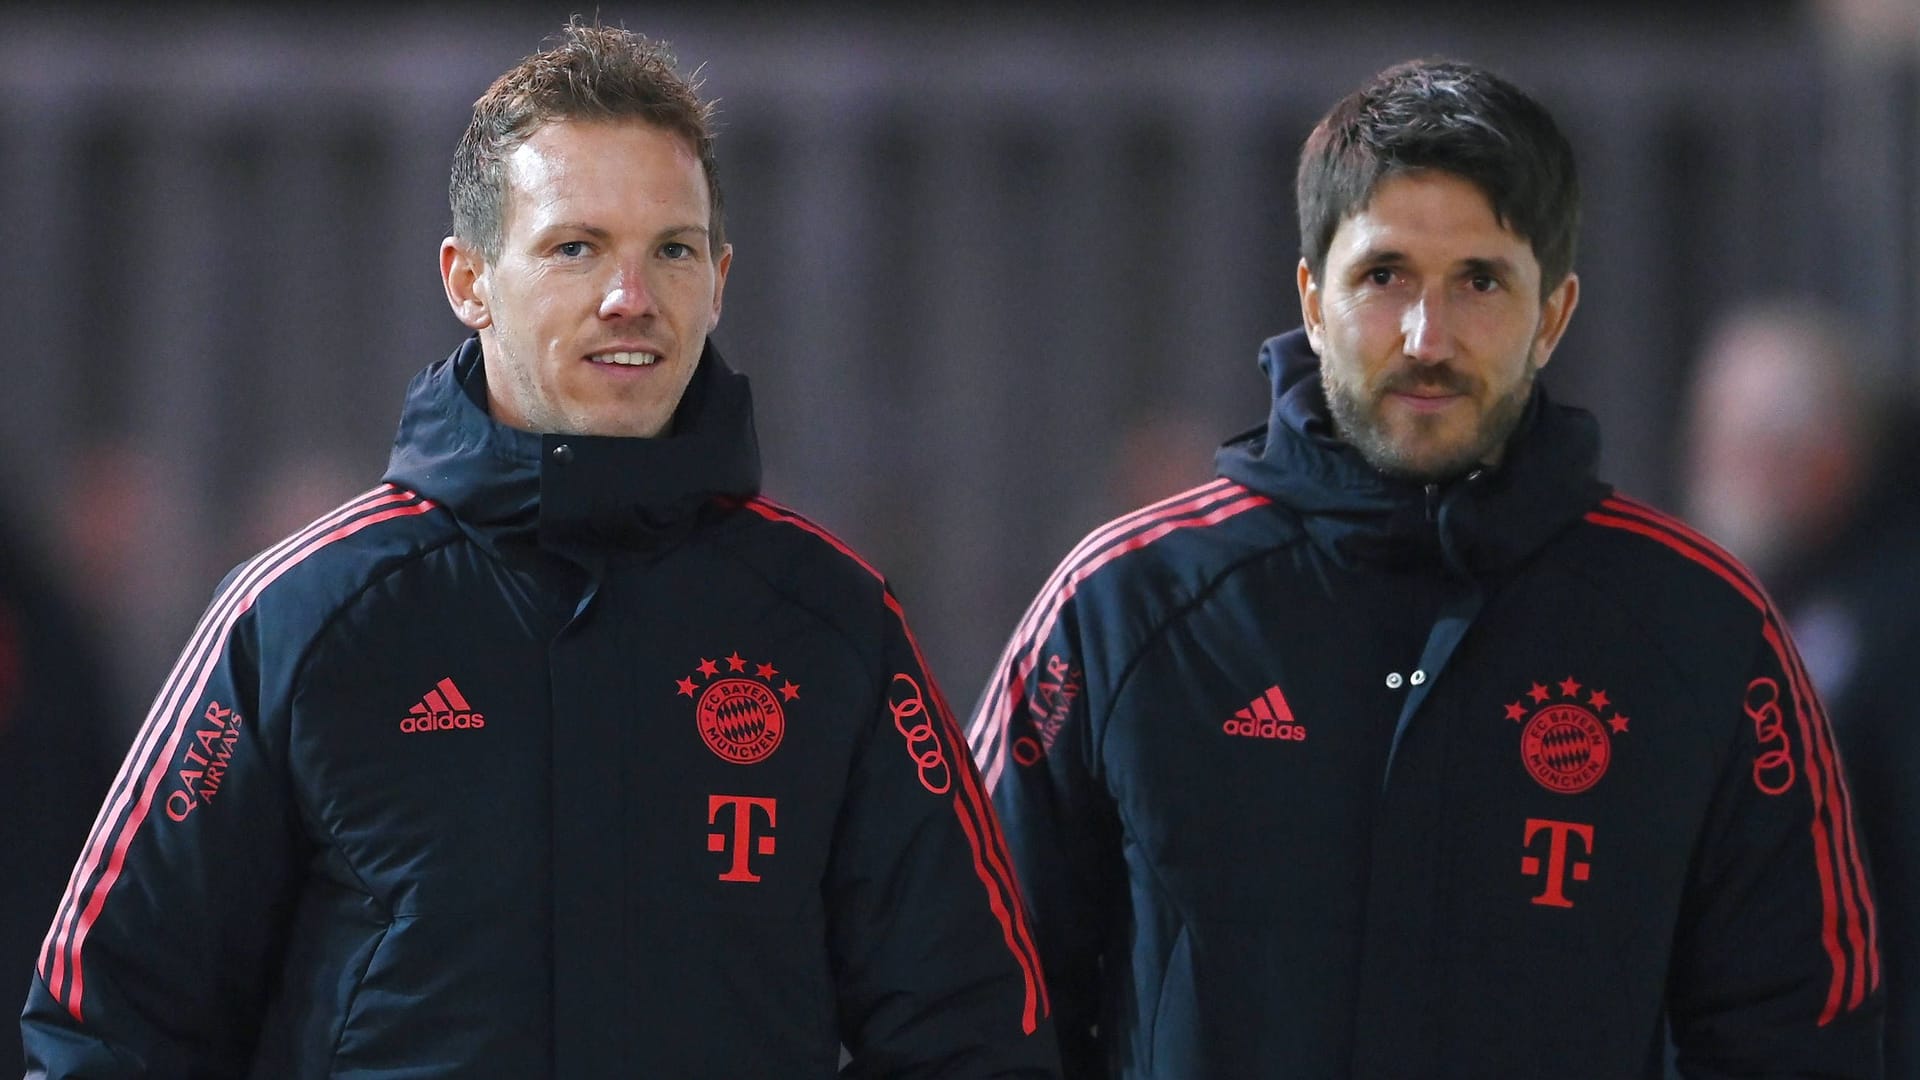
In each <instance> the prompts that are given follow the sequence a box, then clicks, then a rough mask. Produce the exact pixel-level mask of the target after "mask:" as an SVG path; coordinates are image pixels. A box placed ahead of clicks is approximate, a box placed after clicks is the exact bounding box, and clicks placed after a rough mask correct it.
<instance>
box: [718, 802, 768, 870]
mask: <svg viewBox="0 0 1920 1080" xmlns="http://www.w3.org/2000/svg"><path fill="white" fill-rule="evenodd" d="M729 806H731V807H733V825H732V832H731V834H729V832H728V830H727V827H726V826H724V825H723V826H721V829H720V831H719V832H712V833H708V834H707V850H708V851H726V850H727V849H728V848H729V847H731V848H732V849H733V864H732V865H731V866H729V867H728V868H727V869H726V871H725V872H723V873H722V874H721V875H720V880H721V881H759V880H760V875H759V874H756V873H754V872H753V869H752V868H751V867H750V866H748V865H747V858H748V855H749V852H751V853H753V854H759V855H771V854H773V849H774V842H773V837H771V836H767V835H765V834H762V835H760V836H755V835H754V834H753V812H754V811H755V810H758V811H760V812H761V813H763V814H765V815H766V816H767V829H768V830H769V831H771V830H772V829H773V827H774V825H775V824H776V822H775V820H774V807H775V800H773V799H762V798H757V797H755V796H752V795H709V796H707V824H709V825H716V824H719V820H720V811H722V810H724V809H726V808H727V807H729ZM748 841H753V842H752V843H751V844H749V843H748Z"/></svg>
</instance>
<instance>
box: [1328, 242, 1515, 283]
mask: <svg viewBox="0 0 1920 1080" xmlns="http://www.w3.org/2000/svg"><path fill="white" fill-rule="evenodd" d="M1406 261H1407V255H1406V252H1403V251H1396V250H1394V249H1393V248H1369V249H1367V250H1365V251H1362V252H1361V253H1360V254H1359V255H1358V256H1356V257H1355V258H1354V260H1353V265H1354V266H1355V267H1359V268H1363V269H1364V268H1370V267H1375V266H1394V265H1398V264H1400V263H1404V262H1406ZM1460 269H1462V270H1464V271H1466V272H1467V273H1469V274H1490V275H1492V276H1493V277H1497V278H1511V277H1513V275H1514V266H1513V261H1512V260H1510V259H1504V258H1501V257H1500V256H1498V255H1493V256H1485V257H1483V256H1478V255H1474V256H1469V257H1468V258H1465V259H1462V260H1460Z"/></svg>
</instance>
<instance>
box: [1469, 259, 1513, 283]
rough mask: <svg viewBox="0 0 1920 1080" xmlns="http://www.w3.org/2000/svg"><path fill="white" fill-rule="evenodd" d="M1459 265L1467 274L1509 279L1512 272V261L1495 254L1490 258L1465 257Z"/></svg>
mask: <svg viewBox="0 0 1920 1080" xmlns="http://www.w3.org/2000/svg"><path fill="white" fill-rule="evenodd" d="M1461 265H1462V267H1463V268H1464V269H1465V270H1466V271H1467V272H1468V273H1469V274H1486V275H1488V276H1490V277H1497V278H1501V279H1511V278H1512V277H1513V274H1514V269H1513V263H1512V262H1510V261H1509V260H1506V259H1502V258H1499V257H1497V256H1496V257H1494V258H1490V259H1482V258H1471V259H1466V260H1463V261H1462V263H1461Z"/></svg>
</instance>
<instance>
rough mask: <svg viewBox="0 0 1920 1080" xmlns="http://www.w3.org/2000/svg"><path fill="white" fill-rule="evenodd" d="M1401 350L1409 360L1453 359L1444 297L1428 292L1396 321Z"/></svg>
mask: <svg viewBox="0 0 1920 1080" xmlns="http://www.w3.org/2000/svg"><path fill="white" fill-rule="evenodd" d="M1400 336H1401V351H1403V352H1405V353H1406V355H1407V356H1408V357H1409V358H1410V359H1413V360H1418V361H1421V362H1423V363H1429V364H1432V363H1439V362H1441V361H1443V360H1451V359H1452V358H1453V327H1452V318H1451V314H1450V312H1449V311H1448V310H1447V298H1446V295H1445V294H1444V293H1443V292H1441V291H1439V290H1428V291H1426V292H1424V293H1422V294H1421V295H1420V298H1419V299H1417V300H1415V301H1414V302H1413V303H1412V304H1411V305H1409V306H1408V307H1407V310H1406V313H1405V314H1403V315H1402V316H1401V319H1400Z"/></svg>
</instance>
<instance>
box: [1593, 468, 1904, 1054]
mask: <svg viewBox="0 0 1920 1080" xmlns="http://www.w3.org/2000/svg"><path fill="white" fill-rule="evenodd" d="M1603 505H1604V507H1605V508H1606V509H1608V510H1612V511H1615V512H1616V513H1615V514H1606V513H1601V512H1598V511H1594V512H1590V513H1588V514H1587V515H1586V520H1587V521H1589V522H1591V523H1593V524H1596V525H1601V526H1604V527H1607V528H1614V529H1621V530H1625V531H1628V532H1633V533H1636V534H1638V535H1641V536H1645V537H1647V538H1649V539H1652V540H1654V541H1656V542H1657V543H1660V544H1662V545H1664V546H1666V547H1667V548H1669V549H1671V550H1673V551H1675V552H1676V553H1678V554H1680V555H1682V556H1684V557H1685V558H1687V559H1688V560H1690V561H1692V562H1694V563H1697V564H1699V565H1700V566H1703V567H1706V568H1707V569H1709V570H1711V571H1713V573H1714V574H1715V575H1717V576H1718V577H1720V578H1721V580H1723V581H1725V582H1726V583H1727V584H1729V585H1730V586H1732V587H1733V588H1734V589H1735V590H1736V591H1738V592H1739V593H1740V595H1741V596H1742V597H1744V598H1745V599H1746V600H1747V601H1748V602H1749V603H1751V604H1752V605H1753V606H1754V608H1755V609H1756V610H1757V611H1758V612H1759V613H1760V615H1761V619H1762V635H1763V637H1764V639H1765V640H1766V642H1767V644H1768V646H1769V647H1770V648H1771V649H1772V650H1773V653H1774V657H1775V660H1776V661H1777V662H1778V663H1779V665H1780V669H1781V671H1782V672H1783V673H1784V674H1785V675H1786V678H1787V683H1788V692H1789V695H1790V697H1791V700H1792V704H1793V707H1794V715H1795V718H1796V720H1797V722H1798V724H1799V727H1800V731H1801V743H1802V754H1803V757H1804V763H1803V768H1804V769H1805V771H1806V774H1807V789H1808V796H1809V798H1810V800H1811V802H1812V808H1813V816H1812V819H1811V821H1810V824H1809V828H1810V833H1811V836H1812V839H1813V845H1814V853H1815V869H1816V871H1817V873H1818V875H1819V881H1820V894H1821V943H1822V946H1823V948H1824V949H1825V950H1826V952H1827V956H1828V960H1829V963H1830V964H1831V966H1832V978H1831V980H1830V983H1829V987H1828V994H1827V1001H1826V1005H1825V1007H1824V1008H1823V1009H1822V1011H1821V1015H1820V1019H1819V1023H1820V1025H1822V1026H1824V1025H1826V1024H1827V1023H1829V1022H1831V1021H1832V1020H1833V1018H1834V1016H1836V1015H1837V1014H1838V1012H1839V1009H1840V1007H1841V1003H1842V1000H1843V998H1844V999H1845V1001H1846V1007H1847V1008H1848V1009H1849V1010H1852V1009H1854V1008H1857V1007H1858V1006H1859V1005H1860V1003H1861V1001H1863V1000H1864V998H1865V986H1866V982H1867V970H1868V969H1869V968H1870V969H1871V970H1872V982H1873V984H1874V985H1876V986H1877V985H1878V981H1879V955H1878V953H1879V949H1878V940H1877V936H1878V930H1877V913H1876V912H1875V911H1873V901H1872V898H1871V895H1870V894H1869V893H1868V891H1867V890H1866V887H1865V881H1866V879H1865V872H1864V865H1863V863H1862V860H1861V858H1860V853H1859V844H1858V839H1857V837H1855V835H1854V830H1853V821H1852V812H1851V810H1852V807H1851V805H1850V804H1851V798H1850V795H1849V793H1848V792H1846V790H1845V779H1844V777H1842V776H1841V775H1840V773H1839V769H1838V768H1837V767H1836V766H1835V760H1836V755H1835V753H1834V751H1833V748H1832V746H1831V739H1832V733H1831V730H1830V728H1829V725H1828V724H1827V721H1826V717H1825V715H1824V712H1823V710H1822V709H1821V707H1820V705H1819V698H1818V696H1817V694H1815V693H1814V691H1813V689H1812V685H1811V680H1810V679H1809V678H1808V677H1807V674H1806V670H1805V668H1804V666H1803V665H1802V664H1801V662H1800V658H1799V655H1798V653H1797V651H1796V650H1794V649H1793V647H1792V643H1791V640H1790V639H1789V638H1788V637H1787V636H1786V635H1785V634H1784V633H1783V632H1782V630H1781V622H1780V617H1779V613H1778V611H1777V610H1776V609H1775V608H1774V606H1773V604H1772V602H1771V600H1770V599H1768V598H1767V596H1766V594H1765V591H1764V590H1763V589H1762V588H1761V587H1760V584H1759V582H1757V581H1756V580H1754V579H1753V577H1752V576H1751V574H1749V573H1748V572H1747V571H1746V569H1745V568H1744V567H1742V566H1741V565H1740V563H1739V562H1738V560H1736V559H1734V558H1733V557H1732V556H1731V555H1728V554H1727V553H1726V552H1725V551H1723V550H1721V549H1720V548H1719V547H1718V545H1716V544H1714V543H1713V542H1712V541H1711V540H1709V539H1707V538H1706V537H1704V536H1701V535H1700V534H1699V533H1697V532H1694V531H1693V530H1692V529H1691V528H1689V527H1687V526H1686V525H1685V524H1683V523H1681V522H1679V521H1678V520H1677V519H1674V518H1672V517H1669V516H1667V515H1665V514H1662V513H1660V512H1659V511H1657V510H1654V509H1652V508H1651V507H1647V506H1645V505H1644V504H1640V503H1636V502H1634V501H1632V500H1628V499H1624V498H1621V497H1619V496H1614V497H1611V498H1609V499H1607V500H1606V502H1605V503H1604V504H1603ZM1856 884H1857V885H1858V894H1859V900H1860V901H1861V902H1863V903H1864V906H1865V907H1866V909H1867V911H1866V921H1867V927H1868V929H1867V931H1866V933H1865V935H1864V936H1863V933H1862V927H1861V912H1860V908H1859V906H1857V905H1856V902H1855V892H1856ZM1836 894H1837V895H1836ZM1842 909H1844V911H1845V920H1846V924H1847V931H1846V937H1847V941H1846V944H1847V949H1846V951H1845V953H1844V954H1843V951H1842V949H1841V945H1840V936H1839V928H1838V923H1839V921H1840V918H1841V915H1840V912H1841V910H1842ZM1849 958H1850V959H1851V966H1852V969H1853V970H1852V979H1851V986H1850V987H1849V980H1848V978H1847V968H1848V967H1849ZM1849 989H1851V993H1849V992H1848V990H1849Z"/></svg>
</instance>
